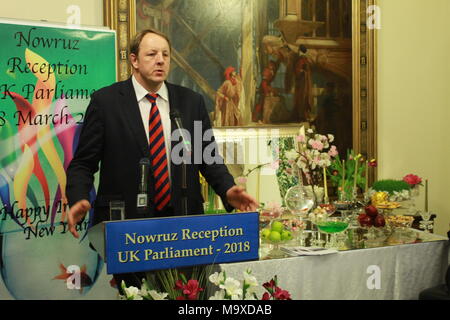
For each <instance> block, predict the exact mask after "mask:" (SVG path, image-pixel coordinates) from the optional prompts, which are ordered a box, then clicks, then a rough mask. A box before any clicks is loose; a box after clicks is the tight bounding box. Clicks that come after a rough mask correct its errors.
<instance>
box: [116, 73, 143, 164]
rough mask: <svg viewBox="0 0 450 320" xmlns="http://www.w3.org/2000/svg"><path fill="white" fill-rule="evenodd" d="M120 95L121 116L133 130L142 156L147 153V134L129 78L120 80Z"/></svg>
mask: <svg viewBox="0 0 450 320" xmlns="http://www.w3.org/2000/svg"><path fill="white" fill-rule="evenodd" d="M120 95H121V102H120V103H121V105H122V106H123V108H121V111H122V116H123V118H124V119H126V121H127V123H128V126H129V129H130V130H131V131H132V132H133V136H134V138H135V139H136V142H137V144H138V146H139V148H140V150H141V152H142V155H143V156H148V155H149V145H148V141H147V134H146V132H145V130H146V128H144V126H143V124H142V117H141V113H140V111H139V105H138V102H137V98H136V93H135V92H134V88H133V83H132V82H131V78H129V79H128V80H126V81H124V82H122V87H121V90H120Z"/></svg>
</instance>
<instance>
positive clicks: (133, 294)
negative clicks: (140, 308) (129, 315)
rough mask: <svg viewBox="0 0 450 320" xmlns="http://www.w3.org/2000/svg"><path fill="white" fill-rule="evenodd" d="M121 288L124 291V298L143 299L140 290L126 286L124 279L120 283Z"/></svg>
mask: <svg viewBox="0 0 450 320" xmlns="http://www.w3.org/2000/svg"><path fill="white" fill-rule="evenodd" d="M121 286H122V290H123V292H124V293H125V300H143V298H142V296H141V292H140V291H139V289H138V288H136V287H128V288H127V287H126V286H125V281H123V280H122V283H121Z"/></svg>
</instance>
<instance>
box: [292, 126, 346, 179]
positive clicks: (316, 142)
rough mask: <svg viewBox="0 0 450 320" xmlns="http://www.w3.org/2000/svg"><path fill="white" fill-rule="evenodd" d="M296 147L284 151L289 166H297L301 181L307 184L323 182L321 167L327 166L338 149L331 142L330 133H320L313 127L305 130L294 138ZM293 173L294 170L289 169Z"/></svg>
mask: <svg viewBox="0 0 450 320" xmlns="http://www.w3.org/2000/svg"><path fill="white" fill-rule="evenodd" d="M295 139H296V143H297V146H298V147H297V148H296V149H291V150H289V151H287V152H286V153H285V156H286V159H287V160H288V163H289V164H290V165H291V167H295V166H296V167H297V168H299V169H300V171H301V172H302V173H303V175H304V178H305V179H303V182H304V183H306V184H309V185H319V184H320V183H322V182H323V168H328V167H329V166H330V165H331V163H332V161H333V159H334V158H335V157H336V156H337V155H338V150H337V148H336V146H335V145H333V144H332V142H333V141H334V136H333V135H332V134H327V135H322V134H318V133H315V132H314V130H313V129H308V130H306V133H305V134H304V135H303V134H300V135H299V136H297V137H296V138H295ZM291 172H292V173H293V174H295V173H296V172H295V170H292V171H291Z"/></svg>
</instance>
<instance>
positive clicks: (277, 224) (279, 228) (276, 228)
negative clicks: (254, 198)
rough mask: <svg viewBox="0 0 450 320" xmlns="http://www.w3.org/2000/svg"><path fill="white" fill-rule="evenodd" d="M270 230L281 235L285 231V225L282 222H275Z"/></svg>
mask: <svg viewBox="0 0 450 320" xmlns="http://www.w3.org/2000/svg"><path fill="white" fill-rule="evenodd" d="M270 229H271V230H272V231H278V233H280V234H281V232H282V231H283V229H284V225H283V223H282V222H281V221H273V222H272V225H271V227H270Z"/></svg>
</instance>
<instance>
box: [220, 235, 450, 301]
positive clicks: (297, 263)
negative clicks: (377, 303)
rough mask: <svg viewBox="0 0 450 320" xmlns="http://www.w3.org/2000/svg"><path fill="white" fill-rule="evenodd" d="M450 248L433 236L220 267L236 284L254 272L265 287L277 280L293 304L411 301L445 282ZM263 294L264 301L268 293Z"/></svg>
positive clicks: (442, 239) (262, 291)
mask: <svg viewBox="0 0 450 320" xmlns="http://www.w3.org/2000/svg"><path fill="white" fill-rule="evenodd" d="M449 247H450V246H449V240H448V239H447V238H445V237H440V236H433V240H432V241H427V242H420V243H412V244H402V245H395V246H384V247H379V248H369V249H356V250H347V251H339V252H337V253H333V254H328V255H322V256H298V257H288V258H282V259H269V260H258V261H248V262H239V263H228V264H220V265H218V266H216V267H218V268H219V269H220V270H222V271H225V272H226V276H227V277H232V278H234V279H236V280H239V279H243V272H244V271H245V270H247V269H251V271H252V275H254V276H255V277H256V279H257V280H258V282H259V284H260V285H262V284H263V283H264V282H267V281H269V280H270V279H272V278H273V277H274V276H275V275H276V276H277V278H278V286H279V287H281V288H282V289H284V290H287V291H289V292H290V294H291V298H292V299H293V300H331V299H332V300H337V299H339V300H341V299H342V300H346V299H365V300H383V299H384V300H391V299H398V300H410V299H418V297H419V293H420V292H421V291H422V290H424V289H426V288H430V287H433V286H437V285H439V284H442V283H444V277H445V272H446V270H447V266H448V265H449ZM258 289H259V290H258V291H257V294H258V296H262V294H263V293H264V288H263V287H262V286H259V288H258Z"/></svg>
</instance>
